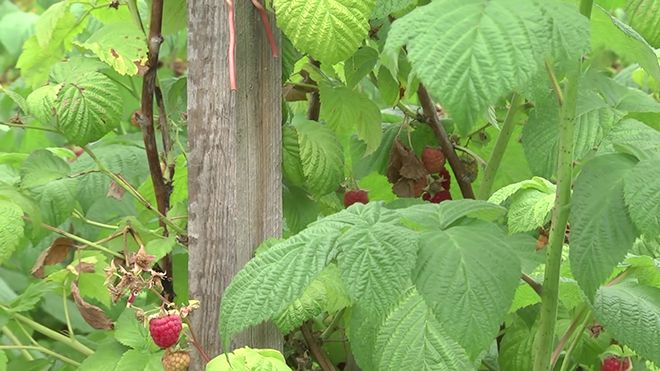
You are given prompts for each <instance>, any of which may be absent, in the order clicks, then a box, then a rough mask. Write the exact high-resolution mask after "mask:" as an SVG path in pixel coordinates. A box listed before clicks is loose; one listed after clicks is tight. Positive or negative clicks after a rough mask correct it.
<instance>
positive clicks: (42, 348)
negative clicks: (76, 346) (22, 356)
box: [0, 345, 80, 367]
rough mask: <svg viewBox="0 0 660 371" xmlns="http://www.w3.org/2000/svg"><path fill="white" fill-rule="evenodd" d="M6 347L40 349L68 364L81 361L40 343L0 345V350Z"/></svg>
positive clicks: (8, 348)
mask: <svg viewBox="0 0 660 371" xmlns="http://www.w3.org/2000/svg"><path fill="white" fill-rule="evenodd" d="M4 349H7V350H11V349H21V350H22V351H27V350H28V349H29V350H38V351H40V352H41V353H45V354H48V355H50V356H53V357H55V358H58V359H59V360H61V361H62V362H65V363H68V364H70V365H73V366H75V367H79V366H80V363H78V362H76V361H74V360H72V359H71V358H69V357H65V356H63V355H61V354H59V353H56V352H53V351H52V350H50V349H47V348H44V347H42V346H40V345H0V350H4ZM32 359H34V358H32Z"/></svg>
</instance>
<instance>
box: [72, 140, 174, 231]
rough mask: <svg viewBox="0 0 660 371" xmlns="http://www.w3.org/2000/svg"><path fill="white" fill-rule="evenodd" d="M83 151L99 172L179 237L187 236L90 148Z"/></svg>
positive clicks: (84, 148) (85, 147)
mask: <svg viewBox="0 0 660 371" xmlns="http://www.w3.org/2000/svg"><path fill="white" fill-rule="evenodd" d="M83 150H85V152H86V153H87V154H88V155H89V157H91V158H92V160H94V162H96V166H98V167H99V170H100V171H101V172H102V173H103V174H105V175H107V176H108V177H109V178H110V179H112V180H113V181H114V182H115V183H117V185H118V186H120V187H122V188H123V189H125V190H126V191H127V192H128V193H130V194H131V195H132V196H133V197H135V199H137V200H138V202H140V203H141V204H142V205H144V207H145V208H147V210H150V211H151V212H153V213H154V214H156V216H158V219H159V220H161V221H162V222H163V223H165V224H166V225H167V226H168V227H170V228H171V229H172V230H173V231H175V232H176V233H178V234H179V235H185V234H186V231H184V230H183V229H181V228H180V227H179V226H178V225H176V224H175V223H174V222H173V221H171V220H169V219H168V218H167V217H166V216H165V215H163V214H161V212H160V211H158V210H157V209H155V208H154V207H153V206H151V203H150V202H149V201H148V200H147V199H146V198H145V197H144V196H143V195H142V194H141V193H140V192H139V191H138V190H137V189H135V187H133V186H132V185H131V184H130V183H128V182H127V181H125V180H124V179H123V178H121V177H119V176H117V175H116V174H115V173H113V172H112V171H110V169H108V168H107V167H105V165H104V164H103V163H102V162H101V161H100V160H99V159H98V158H97V157H96V155H95V154H94V152H92V150H91V149H89V147H88V146H84V147H83Z"/></svg>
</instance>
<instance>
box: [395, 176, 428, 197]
mask: <svg viewBox="0 0 660 371" xmlns="http://www.w3.org/2000/svg"><path fill="white" fill-rule="evenodd" d="M426 186H427V180H426V177H424V178H419V179H417V180H415V179H406V178H401V179H399V181H398V182H396V183H395V184H394V186H392V191H393V192H394V194H395V195H397V196H399V197H415V198H417V197H419V196H421V194H422V192H424V188H426Z"/></svg>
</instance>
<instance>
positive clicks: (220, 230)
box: [188, 0, 282, 370]
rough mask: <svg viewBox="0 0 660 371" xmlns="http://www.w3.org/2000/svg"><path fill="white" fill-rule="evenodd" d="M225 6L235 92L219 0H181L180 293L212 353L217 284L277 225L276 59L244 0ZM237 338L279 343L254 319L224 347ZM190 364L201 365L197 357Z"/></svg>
mask: <svg viewBox="0 0 660 371" xmlns="http://www.w3.org/2000/svg"><path fill="white" fill-rule="evenodd" d="M234 6H235V12H236V16H235V20H236V22H235V23H236V42H237V48H236V70H237V78H238V90H237V91H230V88H229V72H228V69H229V63H228V57H227V47H228V44H229V29H228V21H227V14H228V6H227V4H226V3H225V1H223V0H189V1H188V20H189V23H188V24H189V31H188V32H189V34H188V60H189V64H188V71H189V77H188V130H189V152H190V154H189V157H188V175H189V180H188V190H189V201H190V202H189V206H188V211H189V225H188V233H189V254H190V255H189V263H188V272H189V288H190V292H189V295H190V298H191V299H197V300H200V301H201V308H200V309H199V310H197V311H196V312H195V313H194V314H193V316H192V318H191V320H192V325H193V328H194V330H195V332H196V335H197V338H198V341H199V342H200V343H201V344H202V345H203V346H204V348H205V349H206V351H207V353H209V356H211V357H214V356H216V355H218V354H219V353H220V352H221V347H220V337H219V332H218V316H219V308H220V298H221V296H222V293H223V291H224V289H225V288H226V287H227V285H228V284H229V282H230V281H231V279H232V278H233V277H234V275H235V274H236V272H237V271H238V270H239V269H240V268H241V267H243V266H244V265H245V263H246V262H247V261H248V260H249V259H250V258H251V257H252V256H253V253H254V250H255V248H256V247H257V245H258V244H259V243H260V242H261V241H263V240H264V239H266V238H268V237H273V236H279V235H280V234H281V228H282V191H281V184H282V179H281V147H282V146H281V138H282V136H281V126H282V123H281V122H282V117H281V116H282V114H281V97H282V92H281V87H282V84H281V64H280V59H274V58H273V57H272V55H271V52H270V47H269V44H268V39H267V37H266V33H265V31H264V28H263V26H262V23H261V20H260V18H259V14H258V12H257V10H256V9H255V8H254V7H253V5H252V3H251V2H250V1H247V0H244V1H236V0H235V1H234ZM271 23H272V24H275V22H274V21H273V20H271ZM276 35H278V34H276ZM244 345H248V346H251V347H261V348H265V347H267V348H275V349H281V347H282V336H281V334H280V333H279V332H278V331H277V329H276V328H275V327H274V326H273V325H271V324H266V325H261V326H257V327H254V328H252V329H249V330H247V331H245V332H244V333H243V334H241V335H240V336H238V337H237V338H236V339H235V340H234V342H233V343H232V344H231V348H232V349H233V348H235V347H239V346H244ZM193 353H194V352H193ZM192 369H194V370H200V369H203V368H202V366H201V364H200V363H199V357H198V358H197V361H196V362H195V363H194V367H193V368H192Z"/></svg>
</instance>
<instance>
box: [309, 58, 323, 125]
mask: <svg viewBox="0 0 660 371" xmlns="http://www.w3.org/2000/svg"><path fill="white" fill-rule="evenodd" d="M309 62H310V63H311V64H312V66H314V67H316V68H319V67H320V66H321V62H319V61H317V60H315V59H314V58H311V57H310V58H309ZM310 81H313V80H310ZM320 115H321V95H320V94H319V92H318V90H317V91H315V92H313V93H312V95H311V96H310V97H309V106H308V107H307V118H308V119H309V120H314V121H318V120H319V116H320Z"/></svg>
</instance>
